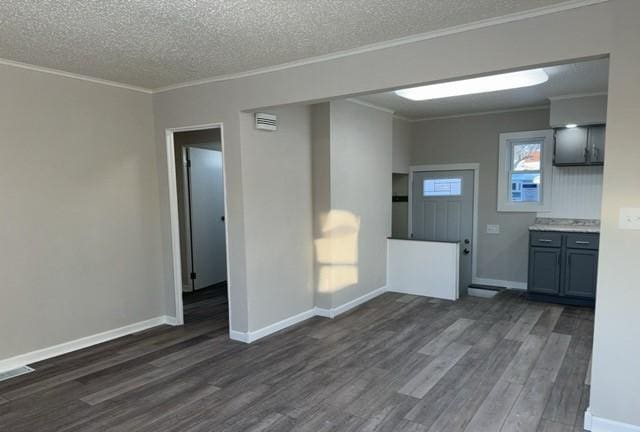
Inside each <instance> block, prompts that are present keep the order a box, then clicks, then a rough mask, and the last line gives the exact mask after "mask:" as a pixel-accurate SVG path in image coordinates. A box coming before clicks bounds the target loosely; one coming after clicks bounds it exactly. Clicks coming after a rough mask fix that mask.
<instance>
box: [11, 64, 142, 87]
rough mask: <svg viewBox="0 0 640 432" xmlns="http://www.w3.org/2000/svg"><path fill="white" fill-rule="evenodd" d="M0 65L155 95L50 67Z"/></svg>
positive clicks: (125, 85)
mask: <svg viewBox="0 0 640 432" xmlns="http://www.w3.org/2000/svg"><path fill="white" fill-rule="evenodd" d="M0 65H5V66H13V67H16V68H20V69H27V70H31V71H35V72H43V73H47V74H51V75H58V76H62V77H65V78H72V79H77V80H81V81H88V82H92V83H94V84H102V85H106V86H111V87H118V88H122V89H126V90H133V91H137V92H140V93H147V94H151V93H153V90H151V89H148V88H145V87H139V86H134V85H130V84H123V83H120V82H116V81H109V80H104V79H100V78H94V77H91V76H88V75H82V74H76V73H72V72H65V71H62V70H59V69H53V68H48V67H44V66H36V65H32V64H29V63H22V62H18V61H13V60H7V59H4V58H0Z"/></svg>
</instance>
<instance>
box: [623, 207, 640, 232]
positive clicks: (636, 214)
mask: <svg viewBox="0 0 640 432" xmlns="http://www.w3.org/2000/svg"><path fill="white" fill-rule="evenodd" d="M619 227H620V229H623V230H640V208H633V207H623V208H621V209H620V223H619Z"/></svg>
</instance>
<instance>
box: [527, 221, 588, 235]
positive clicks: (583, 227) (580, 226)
mask: <svg viewBox="0 0 640 432" xmlns="http://www.w3.org/2000/svg"><path fill="white" fill-rule="evenodd" d="M529 231H564V232H579V233H596V234H597V233H599V232H600V221H599V220H598V219H554V218H537V219H536V222H535V224H534V225H531V226H530V227H529Z"/></svg>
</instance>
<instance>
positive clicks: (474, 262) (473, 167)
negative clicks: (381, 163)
mask: <svg viewBox="0 0 640 432" xmlns="http://www.w3.org/2000/svg"><path fill="white" fill-rule="evenodd" d="M425 171H426V172H437V171H473V223H472V228H471V229H472V230H473V236H472V241H473V249H471V283H476V280H477V271H478V256H477V254H476V247H477V245H478V184H479V181H480V164H479V163H477V162H473V163H455V164H435V165H410V166H409V215H408V217H409V236H412V235H413V226H412V223H413V220H412V219H413V175H414V173H416V172H425Z"/></svg>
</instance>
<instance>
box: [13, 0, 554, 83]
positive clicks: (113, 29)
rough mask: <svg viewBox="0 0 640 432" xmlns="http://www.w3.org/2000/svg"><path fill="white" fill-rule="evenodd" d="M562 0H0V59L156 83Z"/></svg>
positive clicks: (288, 59)
mask: <svg viewBox="0 0 640 432" xmlns="http://www.w3.org/2000/svg"><path fill="white" fill-rule="evenodd" d="M557 3H563V0H402V1H399V0H172V1H168V0H134V1H132V0H2V1H1V2H0V57H1V58H4V59H8V60H14V61H19V62H24V63H30V64H33V65H38V66H44V67H49V68H54V69H60V70H63V71H67V72H73V73H78V74H84V75H89V76H92V77H96V78H102V79H107V80H112V81H117V82H121V83H127V84H132V85H138V86H142V87H147V88H157V87H162V86H167V85H171V84H176V83H181V82H186V81H191V80H197V79H203V78H209V77H214V76H219V75H224V74H230V73H237V72H244V71H248V70H252V69H257V68H262V67H267V66H274V65H278V64H282V63H286V62H291V61H295V60H301V59H304V58H308V57H313V56H318V55H323V54H329V53H333V52H336V51H340V50H345V49H352V48H357V47H359V46H363V45H367V44H372V43H376V42H382V41H386V40H390V39H395V38H399V37H404V36H410V35H412V34H417V33H424V32H428V31H433V30H438V29H442V28H446V27H451V26H455V25H460V24H465V23H470V22H474V21H478V20H482V19H487V18H492V17H498V16H502V15H506V14H509V13H515V12H522V11H526V10H530V9H534V8H538V7H543V6H548V5H552V4H557Z"/></svg>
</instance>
